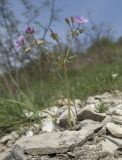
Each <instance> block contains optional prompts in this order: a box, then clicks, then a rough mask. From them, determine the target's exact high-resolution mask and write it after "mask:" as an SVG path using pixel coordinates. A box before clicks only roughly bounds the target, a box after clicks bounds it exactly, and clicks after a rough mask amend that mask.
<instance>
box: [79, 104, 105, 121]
mask: <svg viewBox="0 0 122 160" xmlns="http://www.w3.org/2000/svg"><path fill="white" fill-rule="evenodd" d="M105 117H106V114H105V113H97V112H95V111H94V110H93V109H91V108H90V107H89V106H88V107H85V108H84V109H82V110H81V111H80V112H79V113H78V117H77V118H78V120H79V121H83V120H85V119H91V120H94V121H99V122H101V121H102V120H103V119H104V118H105Z"/></svg>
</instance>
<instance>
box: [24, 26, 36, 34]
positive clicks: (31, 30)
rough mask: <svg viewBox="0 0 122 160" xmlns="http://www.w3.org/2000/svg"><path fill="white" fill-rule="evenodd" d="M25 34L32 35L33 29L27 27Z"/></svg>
mask: <svg viewBox="0 0 122 160" xmlns="http://www.w3.org/2000/svg"><path fill="white" fill-rule="evenodd" d="M25 32H26V33H29V34H33V33H34V28H32V27H27V28H26V29H25Z"/></svg>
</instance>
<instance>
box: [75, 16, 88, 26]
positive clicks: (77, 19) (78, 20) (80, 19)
mask: <svg viewBox="0 0 122 160" xmlns="http://www.w3.org/2000/svg"><path fill="white" fill-rule="evenodd" d="M73 20H74V22H76V23H78V24H84V23H88V20H87V19H85V18H84V17H80V16H74V17H73Z"/></svg>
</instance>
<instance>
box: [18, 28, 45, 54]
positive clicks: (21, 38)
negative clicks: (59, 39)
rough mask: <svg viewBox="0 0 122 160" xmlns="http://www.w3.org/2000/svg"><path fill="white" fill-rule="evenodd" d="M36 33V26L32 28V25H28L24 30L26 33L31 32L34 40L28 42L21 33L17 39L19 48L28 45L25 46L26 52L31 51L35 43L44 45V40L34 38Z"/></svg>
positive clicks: (30, 34)
mask: <svg viewBox="0 0 122 160" xmlns="http://www.w3.org/2000/svg"><path fill="white" fill-rule="evenodd" d="M34 33H35V30H34V28H32V27H26V28H25V31H24V34H29V36H31V38H32V42H30V43H29V42H26V40H25V37H24V35H20V36H19V37H18V39H17V41H16V47H17V48H22V47H26V48H25V52H29V51H31V49H32V47H33V46H34V45H42V44H44V41H43V40H36V39H35V38H34V35H33V34H34ZM25 42H26V43H25ZM27 44H28V45H27Z"/></svg>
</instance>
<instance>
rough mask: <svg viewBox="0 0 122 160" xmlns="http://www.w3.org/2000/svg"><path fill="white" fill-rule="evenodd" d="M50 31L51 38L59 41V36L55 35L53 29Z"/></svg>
mask: <svg viewBox="0 0 122 160" xmlns="http://www.w3.org/2000/svg"><path fill="white" fill-rule="evenodd" d="M50 31H51V34H50V36H51V37H52V38H53V39H54V40H55V41H58V35H57V33H54V32H53V31H52V30H51V29H50Z"/></svg>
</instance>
